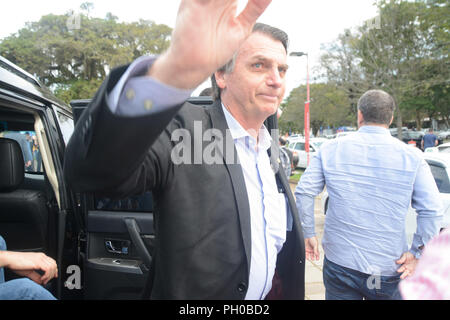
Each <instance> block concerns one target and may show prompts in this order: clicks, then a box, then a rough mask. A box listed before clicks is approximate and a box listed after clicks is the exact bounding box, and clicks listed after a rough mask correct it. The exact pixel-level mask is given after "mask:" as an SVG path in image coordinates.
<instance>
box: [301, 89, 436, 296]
mask: <svg viewBox="0 0 450 320" xmlns="http://www.w3.org/2000/svg"><path fill="white" fill-rule="evenodd" d="M394 109H395V103H394V100H393V98H392V97H391V96H390V95H389V94H387V93H386V92H384V91H381V90H371V91H368V92H366V93H365V94H364V95H363V96H362V97H361V98H360V100H359V102H358V127H359V130H358V131H357V132H356V133H354V134H351V135H347V136H345V137H343V138H339V139H334V140H332V141H330V142H327V143H325V144H323V145H322V147H321V148H320V150H319V152H318V153H317V155H316V156H315V157H314V158H312V160H311V164H310V165H309V167H308V168H307V170H306V171H305V173H304V174H303V175H302V177H301V180H300V182H299V184H298V185H297V188H296V191H295V195H296V200H297V207H298V210H299V214H300V219H301V221H302V225H303V228H304V236H305V244H306V257H307V258H308V259H309V260H318V259H319V251H318V241H317V238H316V234H315V229H314V197H315V196H317V195H318V194H319V193H320V192H322V190H323V188H324V186H325V185H326V187H327V191H328V194H329V205H328V210H327V212H326V220H325V229H324V236H323V241H322V245H323V248H324V252H325V258H324V267H323V280H324V285H325V289H326V293H325V296H326V299H350V300H360V299H395V298H399V295H398V289H397V286H398V283H399V281H400V279H403V278H406V277H407V276H409V275H410V274H412V273H413V272H414V268H415V265H416V263H417V259H418V258H419V256H420V252H421V248H423V246H424V245H425V244H426V243H427V242H428V240H430V239H431V238H432V237H433V236H434V235H436V234H437V233H438V229H439V224H440V220H441V219H442V212H441V211H442V209H441V208H442V204H441V201H440V198H439V191H438V189H437V187H436V183H435V181H434V179H433V176H432V174H431V171H430V168H429V167H428V165H427V163H426V162H425V161H424V160H423V158H422V156H421V152H420V151H419V150H418V149H417V148H412V147H409V146H407V145H406V144H405V143H403V142H401V141H400V140H398V139H396V138H393V137H392V136H391V135H390V133H389V130H388V128H389V125H390V124H391V123H392V120H393V114H394ZM410 204H411V205H412V207H413V208H415V209H416V212H417V230H416V233H415V235H414V240H413V243H412V246H411V248H408V244H407V240H406V234H405V216H406V214H407V212H408V208H409V206H410Z"/></svg>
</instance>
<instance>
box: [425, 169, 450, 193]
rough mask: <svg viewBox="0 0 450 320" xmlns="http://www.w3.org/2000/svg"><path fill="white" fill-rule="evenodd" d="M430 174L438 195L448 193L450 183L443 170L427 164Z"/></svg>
mask: <svg viewBox="0 0 450 320" xmlns="http://www.w3.org/2000/svg"><path fill="white" fill-rule="evenodd" d="M429 165H430V169H431V173H432V174H433V177H434V181H436V185H437V187H438V189H439V192H440V193H450V181H449V177H448V175H447V171H446V170H445V168H443V167H440V166H437V165H435V164H432V163H429Z"/></svg>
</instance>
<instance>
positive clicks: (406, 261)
mask: <svg viewBox="0 0 450 320" xmlns="http://www.w3.org/2000/svg"><path fill="white" fill-rule="evenodd" d="M418 262H419V260H418V259H416V257H414V255H413V254H412V253H411V252H405V253H404V254H402V256H401V257H400V259H398V260H397V261H396V263H397V264H400V265H401V266H400V268H398V270H397V272H398V273H401V274H402V275H401V276H400V279H405V278H407V277H409V276H411V275H412V274H413V273H414V270H416V265H417V263H418Z"/></svg>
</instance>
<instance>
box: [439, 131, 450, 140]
mask: <svg viewBox="0 0 450 320" xmlns="http://www.w3.org/2000/svg"><path fill="white" fill-rule="evenodd" d="M438 139H442V140H446V139H450V131H442V132H440V133H439V134H438Z"/></svg>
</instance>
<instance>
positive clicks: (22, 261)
mask: <svg viewBox="0 0 450 320" xmlns="http://www.w3.org/2000/svg"><path fill="white" fill-rule="evenodd" d="M3 254H4V258H5V259H6V263H5V267H6V268H8V269H10V270H12V271H14V272H15V273H16V274H18V275H20V276H23V277H27V278H29V279H31V280H33V281H34V282H36V283H38V284H40V285H46V284H47V283H48V282H49V281H50V280H51V279H53V278H56V277H58V267H57V265H56V261H55V260H53V259H52V258H50V257H48V256H46V255H45V254H43V253H35V252H13V251H5V252H3ZM37 271H40V272H37ZM40 273H41V274H40Z"/></svg>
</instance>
